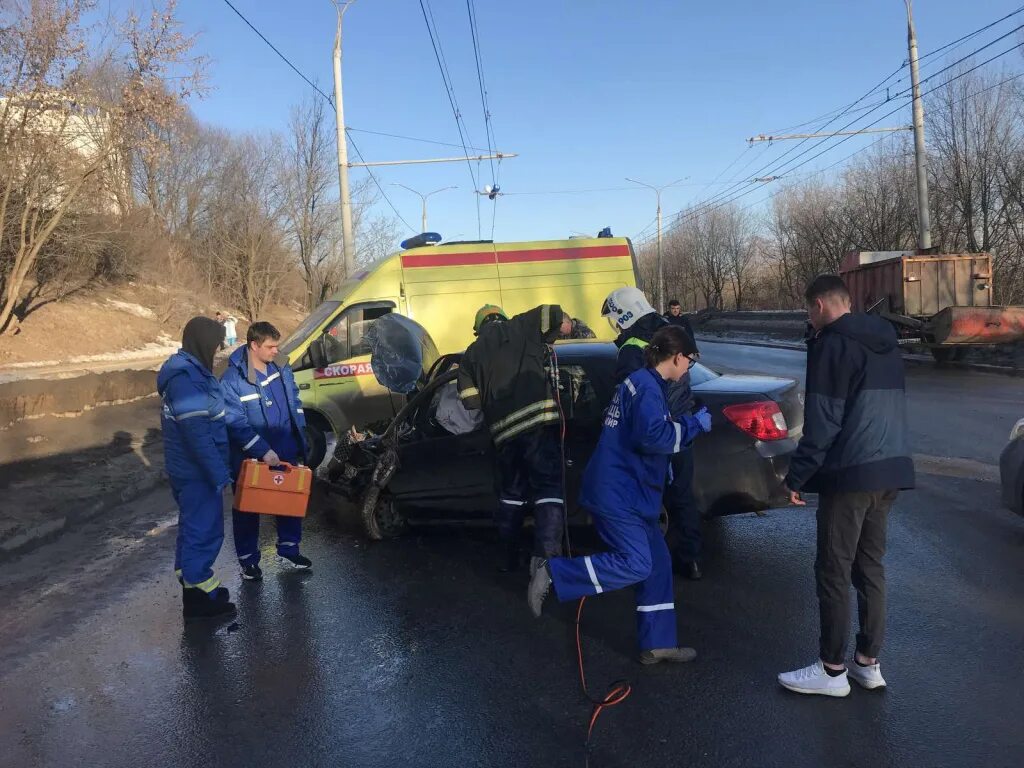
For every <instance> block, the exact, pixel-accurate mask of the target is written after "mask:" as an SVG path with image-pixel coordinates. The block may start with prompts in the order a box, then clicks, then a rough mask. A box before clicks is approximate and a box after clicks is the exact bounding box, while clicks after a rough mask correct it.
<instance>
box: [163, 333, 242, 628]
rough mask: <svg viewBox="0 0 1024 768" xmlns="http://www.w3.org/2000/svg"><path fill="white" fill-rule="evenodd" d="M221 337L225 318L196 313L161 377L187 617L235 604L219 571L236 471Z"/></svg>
mask: <svg viewBox="0 0 1024 768" xmlns="http://www.w3.org/2000/svg"><path fill="white" fill-rule="evenodd" d="M222 341H224V326H222V325H221V324H220V323H218V322H217V321H216V320H213V319H212V318H209V317H194V318H192V319H191V320H189V321H188V324H187V325H186V326H185V330H184V332H183V334H182V339H181V349H180V350H178V352H177V353H175V354H173V355H171V357H170V358H168V360H167V362H165V363H164V364H163V366H162V367H161V368H160V373H159V374H157V379H156V388H157V392H158V393H159V395H160V399H161V400H162V401H163V408H162V411H161V417H160V426H161V430H162V432H163V438H164V469H165V471H166V472H167V476H168V478H169V479H170V484H171V493H172V494H173V495H174V502H175V503H176V504H177V505H178V543H177V547H176V549H175V554H174V570H175V573H176V575H177V577H178V581H179V582H180V583H181V587H182V592H181V601H182V614H183V615H184V617H185V619H186V620H191V619H201V618H212V617H215V616H225V615H230V614H233V613H234V612H235V606H234V604H233V603H232V602H230V595H229V594H228V590H227V587H222V586H221V585H220V580H219V579H217V578H216V577H215V576H214V575H213V563H214V561H215V560H216V559H217V554H218V553H219V552H220V547H221V544H223V543H224V500H223V495H224V489H225V488H228V487H229V486H230V485H231V477H232V476H231V472H230V469H229V466H228V432H227V426H226V424H225V421H224V397H223V395H222V394H221V388H220V384H219V383H218V382H217V377H216V376H214V375H213V357H214V355H215V354H216V352H217V349H218V348H219V347H220V345H221V342H222Z"/></svg>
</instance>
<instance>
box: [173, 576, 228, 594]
mask: <svg viewBox="0 0 1024 768" xmlns="http://www.w3.org/2000/svg"><path fill="white" fill-rule="evenodd" d="M181 583H182V584H183V585H184V586H186V587H188V588H189V589H201V590H202V591H203V592H206V593H207V594H209V593H210V592H213V590H215V589H216V588H217V587H219V586H220V579H218V578H217V577H216V576H211V577H210V578H208V579H207V580H206V581H201V582H199V583H198V584H189V583H188V582H187V581H184V580H183V581H182V582H181Z"/></svg>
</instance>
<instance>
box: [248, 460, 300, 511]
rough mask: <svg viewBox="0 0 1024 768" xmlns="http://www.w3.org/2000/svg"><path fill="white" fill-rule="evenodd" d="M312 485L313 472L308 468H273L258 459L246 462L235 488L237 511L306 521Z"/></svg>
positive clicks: (281, 466) (286, 465) (289, 466)
mask: <svg viewBox="0 0 1024 768" xmlns="http://www.w3.org/2000/svg"><path fill="white" fill-rule="evenodd" d="M312 485H313V470H311V469H310V468H309V467H297V466H295V465H293V464H281V465H280V466H276V467H271V466H270V465H269V464H264V463H263V462H261V461H256V459H246V460H245V461H243V462H242V471H241V472H239V473H238V483H237V484H236V485H235V509H237V510H238V511H239V512H254V513H256V514H261V515H284V516H285V517H305V516H306V507H307V506H308V505H309V491H310V488H311V487H312Z"/></svg>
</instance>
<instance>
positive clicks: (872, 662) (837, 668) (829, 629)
mask: <svg viewBox="0 0 1024 768" xmlns="http://www.w3.org/2000/svg"><path fill="white" fill-rule="evenodd" d="M806 299H807V308H808V313H809V316H810V320H811V323H812V325H813V326H814V329H815V332H816V333H815V335H814V337H813V338H812V339H811V340H810V342H809V345H808V350H807V395H806V402H805V407H804V434H803V437H802V438H801V440H800V445H799V446H798V447H797V450H796V453H795V454H794V455H793V458H792V459H791V461H790V466H789V474H788V475H787V477H786V487H787V488H788V489H789V491H790V500H791V502H792V503H793V504H796V505H803V504H804V503H805V502H804V501H803V499H802V497H801V493H802V492H811V493H818V494H819V499H818V514H817V522H818V534H817V538H818V553H817V557H816V559H815V563H814V573H815V579H816V582H817V592H818V604H819V609H820V619H821V637H820V648H819V659H818V661H816V662H815V663H814V664H812V665H811V666H809V667H806V668H805V669H800V670H796V671H794V672H787V673H784V674H781V675H779V682H780V683H781V684H782V685H783V686H785V687H786V688H788V689H790V690H793V691H796V692H798V693H812V694H823V695H827V696H846V695H847V694H849V692H850V683H849V678H850V677H852V678H853V679H854V680H855V681H856V682H857V683H859V684H860V685H861V686H863V687H864V688H869V689H870V688H881V687H883V686H884V685H885V680H884V679H883V677H882V674H881V670H880V668H879V664H878V655H879V651H880V650H881V647H882V639H883V635H884V633H885V570H884V568H883V566H882V558H883V557H884V555H885V540H886V526H887V519H888V514H889V509H890V508H891V507H892V504H893V502H894V501H895V499H896V496H897V493H898V492H899V491H900V490H903V489H908V488H913V487H914V464H913V461H912V459H911V457H910V448H909V445H908V438H907V414H906V396H905V392H904V374H903V359H902V357H901V355H900V349H899V345H898V343H897V338H896V331H895V330H894V329H893V327H892V325H890V324H889V323H888V322H887V321H885V320H883V319H881V318H879V317H876V316H874V315H864V314H852V313H851V311H850V294H849V291H848V290H847V288H846V285H845V284H844V283H843V281H842V280H841V279H840V278H839V277H836V276H835V275H823V276H821V277H819V278H817V279H816V280H814V282H812V283H811V285H810V286H809V287H808V288H807V292H806ZM851 580H852V582H853V586H854V588H855V589H856V590H857V604H858V609H859V611H858V614H859V616H860V632H859V634H858V635H857V649H856V654H855V655H854V659H853V664H851V665H850V666H849V669H847V666H846V643H847V636H848V634H849V623H850V606H849V599H850V598H849V592H850V583H851Z"/></svg>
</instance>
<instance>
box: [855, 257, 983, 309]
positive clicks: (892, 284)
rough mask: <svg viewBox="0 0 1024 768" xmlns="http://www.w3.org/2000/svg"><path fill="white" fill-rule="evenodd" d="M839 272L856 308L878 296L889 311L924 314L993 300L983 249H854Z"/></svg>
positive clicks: (870, 303) (871, 303)
mask: <svg viewBox="0 0 1024 768" xmlns="http://www.w3.org/2000/svg"><path fill="white" fill-rule="evenodd" d="M840 275H842V277H843V279H844V280H845V281H846V285H847V286H848V287H849V289H850V295H851V297H852V298H853V305H854V309H855V310H856V311H859V312H867V311H869V310H871V309H872V308H874V307H875V306H876V305H877V304H879V302H881V303H882V304H885V303H888V311H889V312H892V313H894V314H897V315H906V316H907V317H915V318H918V319H924V318H930V317H933V316H935V315H937V314H939V312H941V311H942V310H944V309H946V308H947V307H991V306H992V257H991V256H990V255H989V254H987V253H957V254H942V255H940V256H917V255H915V254H914V253H912V252H911V253H906V252H901V251H859V252H855V253H850V254H847V256H846V258H845V259H843V264H842V267H841V269H840Z"/></svg>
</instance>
